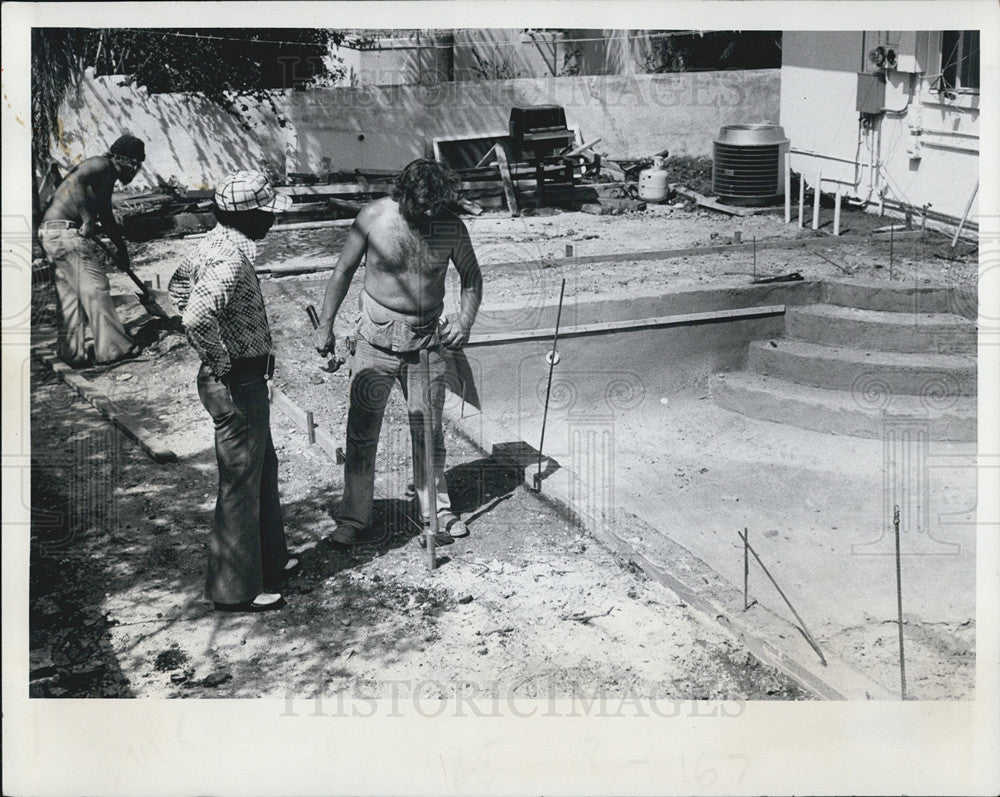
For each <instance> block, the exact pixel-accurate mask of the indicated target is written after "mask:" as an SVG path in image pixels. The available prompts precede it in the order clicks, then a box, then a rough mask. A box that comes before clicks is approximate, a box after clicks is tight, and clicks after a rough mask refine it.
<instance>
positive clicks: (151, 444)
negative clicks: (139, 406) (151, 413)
mask: <svg viewBox="0 0 1000 797" xmlns="http://www.w3.org/2000/svg"><path fill="white" fill-rule="evenodd" d="M42 362H43V363H45V365H47V366H48V367H49V368H51V369H52V371H53V372H54V373H56V374H58V376H59V378H60V379H62V381H63V382H65V383H66V384H67V385H69V386H70V387H71V388H73V390H75V391H76V392H77V393H78V394H79V395H80V397H81V398H82V399H84V400H85V401H87V402H89V403H90V404H91V405H92V406H93V407H94V409H96V410H97V411H98V412H99V413H101V415H103V416H104V417H105V418H106V419H107V420H108V421H110V422H111V424H112V425H114V426H115V428H117V429H119V430H120V431H122V432H123V433H124V434H125V436H126V437H128V438H129V439H130V440H132V441H133V442H135V444H136V445H138V446H139V448H141V449H142V450H143V451H144V452H145V453H146V454H147V455H148V456H149V458H150V459H152V460H153V461H154V462H158V463H160V464H163V463H165V462H176V461H177V455H176V454H175V453H174V452H173V451H171V450H170V449H169V448H167V447H166V446H165V445H163V444H162V443H161V442H160V441H159V440H158V439H157V437H156V435H154V434H153V433H152V432H150V431H149V430H148V429H147V428H146V427H145V426H143V424H142V421H141V420H140V419H139V418H137V417H136V416H135V415H132V414H131V413H128V412H123V411H122V410H120V409H118V407H116V406H115V405H114V403H113V402H112V401H111V399H109V398H108V397H107V396H106V395H104V393H102V392H101V391H100V390H99V389H98V388H97V387H96V386H95V385H94V383H93V382H91V381H90V380H89V379H87V378H86V377H85V376H83V375H82V374H78V373H76V372H75V371H74V370H73V369H72V368H70V367H69V365H67V364H66V363H65V362H63V360H61V359H60V358H59V357H57V356H56V355H55V354H54V353H52V352H44V353H43V354H42Z"/></svg>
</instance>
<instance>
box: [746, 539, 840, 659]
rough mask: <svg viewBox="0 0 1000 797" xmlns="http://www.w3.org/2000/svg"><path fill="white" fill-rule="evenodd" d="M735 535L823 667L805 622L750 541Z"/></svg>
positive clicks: (822, 657) (821, 655) (818, 651)
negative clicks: (788, 610)
mask: <svg viewBox="0 0 1000 797" xmlns="http://www.w3.org/2000/svg"><path fill="white" fill-rule="evenodd" d="M736 533H737V534H739V535H740V539H741V540H743V544H744V545H745V546H746V548H747V550H748V551H750V553H751V554H753V558H754V559H756V560H757V564H759V565H760V569H761V570H763V571H764V575H765V576H767V578H768V580H769V581H770V582H771V583H772V584H773V585H774V588H775V589H776V590H778V594H779V595H780V596H781V599H782V600H783V601H784V602H785V605H786V606H788V608H789V609H791V611H792V614H793V615H795V619H796V620H798V621H799V631H800V632H801V633H802V636H804V637H805V638H806V642H808V643H809V647H811V648H812V649H813V650H814V651H816V655H817V656H819V660H820V662H822V664H823V666H824V667H825V666H826V657H825V656H824V655H823V651H822V650H820V648H819V643H818V642H817V641H816V640H815V639H814V638H813V635H812V634H811V633H809V629H808V628H807V627H806V623H805V620H803V619H802V617H801V615H799V613H798V612H797V611H795V607H794V606H792V602H791V601H790V600H788V596H786V595H785V593H784V591H782V589H781V587H779V586H778V582H777V581H775V580H774V576H772V575H771V573H770V571H769V570H768V569H767V567H765V566H764V563H763V562H762V561H761V559H760V557H759V556H758V555H757V552H756V551H755V550H754V549H753V548H752V547H751V545H750V541H749V540H748V539H747V537H746V536H744V535H743V534H740V532H738V531H737V532H736Z"/></svg>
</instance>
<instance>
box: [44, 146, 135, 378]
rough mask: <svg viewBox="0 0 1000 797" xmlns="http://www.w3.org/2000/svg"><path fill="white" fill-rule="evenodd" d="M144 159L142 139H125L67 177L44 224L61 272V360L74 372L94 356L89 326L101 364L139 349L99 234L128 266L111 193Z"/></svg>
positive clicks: (123, 265)
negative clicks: (118, 303) (114, 297)
mask: <svg viewBox="0 0 1000 797" xmlns="http://www.w3.org/2000/svg"><path fill="white" fill-rule="evenodd" d="M145 157H146V150H145V146H144V145H143V143H142V141H140V140H139V139H138V138H136V137H135V136H129V135H125V136H121V137H120V138H119V139H118V140H117V141H115V143H114V144H112V145H111V149H110V150H109V151H108V152H107V153H106V154H104V155H98V156H96V157H93V158H87V159H86V160H84V161H83V162H82V163H80V164H79V165H78V166H77V167H76V168H74V169H73V170H72V171H71V172H70V173H69V174H67V175H66V178H65V179H64V180H63V181H62V182H61V183H60V184H59V187H58V188H57V189H56V191H55V194H54V195H53V197H52V202H51V204H50V205H49V207H48V209H47V210H46V211H45V213H44V215H43V216H42V222H41V224H39V226H38V240H39V242H40V243H41V245H42V249H44V250H45V254H46V255H47V256H48V258H49V260H50V261H51V263H52V265H53V269H54V271H55V280H56V293H57V294H58V297H59V319H60V324H59V356H60V357H62V358H63V359H64V360H66V362H68V363H69V364H70V365H72V366H74V367H80V366H83V365H87V364H88V362H89V361H90V359H91V358H90V354H89V352H88V351H87V349H86V348H85V345H86V344H85V340H86V331H85V324H86V323H87V322H89V323H90V329H91V333H92V334H93V336H94V351H93V360H94V362H97V363H110V362H114V361H115V360H121V359H124V358H127V357H131V356H134V355H135V354H137V353H138V351H139V347H138V344H136V342H135V341H134V340H132V339H131V338H130V337H129V336H128V334H127V333H126V332H125V326H124V325H123V324H122V322H121V319H120V318H119V317H118V313H117V311H116V310H115V306H114V304H113V303H112V301H111V286H110V285H109V283H108V275H107V273H106V272H105V270H104V250H103V247H101V245H100V244H99V243H98V242H97V240H96V237H97V234H98V232H103V233H104V234H105V235H107V236H108V237H109V238H110V239H111V241H112V242H113V243H114V245H115V247H116V248H117V250H118V254H117V265H118V267H119V268H122V269H125V268H128V265H129V257H128V249H127V248H126V247H125V239H124V238H123V237H122V233H121V230H120V229H119V227H118V224H117V223H116V222H115V216H114V213H113V211H112V209H111V192H112V191H113V190H114V187H115V181H119V182H121V184H122V185H128V184H129V183H130V182H132V180H133V179H134V178H135V176H136V174H137V173H138V171H139V167H140V166H141V165H142V162H143V160H144V159H145ZM98 222H100V227H98Z"/></svg>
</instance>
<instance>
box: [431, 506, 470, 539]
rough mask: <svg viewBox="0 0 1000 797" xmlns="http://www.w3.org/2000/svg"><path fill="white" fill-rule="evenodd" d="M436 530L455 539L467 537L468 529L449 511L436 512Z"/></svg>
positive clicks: (463, 522)
mask: <svg viewBox="0 0 1000 797" xmlns="http://www.w3.org/2000/svg"><path fill="white" fill-rule="evenodd" d="M438 529H439V530H440V531H443V532H446V533H447V534H448V535H450V536H452V537H454V538H456V539H457V538H459V537H468V536H469V527H468V526H466V525H465V521H463V520H462V519H461V518H460V517H459V516H458V515H456V514H455V513H454V512H452V511H451V510H450V509H442V510H441V511H440V512H438Z"/></svg>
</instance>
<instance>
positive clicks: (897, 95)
mask: <svg viewBox="0 0 1000 797" xmlns="http://www.w3.org/2000/svg"><path fill="white" fill-rule="evenodd" d="M880 43H882V44H892V45H894V46H896V47H898V48H899V52H900V54H901V57H900V64H899V66H900V67H905V68H912V69H919V70H920V71H916V72H901V71H888V72H887V75H886V77H887V80H886V96H885V103H884V106H883V107H884V108H886V109H889V112H887V113H881V114H877V115H876V116H874V117H872V124H871V126H870V127H868V128H865V127H862V126H861V125H860V124H859V114H858V111H857V108H856V102H857V85H858V83H857V81H858V77H857V73H858V72H859V71H871V70H873V67H872V65H871V64H870V63H869V62H868V60H867V52H868V51H869V50H870V49H872V48H873V47H874V46H876V45H877V44H880ZM782 51H783V52H782V68H781V103H780V105H781V110H780V114H781V125H782V127H784V129H785V134H786V135H787V136H788V138H789V141H790V146H791V149H792V156H791V166H792V170H793V171H795V172H798V173H801V174H802V175H803V177H804V178H805V180H806V181H807V183H808V184H809V185H810V186H812V185H813V184H814V182H815V180H816V179H817V177H818V176H819V175H820V174H821V175H822V179H823V187H822V190H823V191H824V192H830V193H832V192H833V191H835V190H836V189H837V187H838V186H840V187H841V188H842V189H843V190H844V191H845V193H846V195H848V196H851V197H854V198H856V199H861V200H866V199H869V200H872V201H873V202H876V201H877V200H878V197H879V194H880V192H883V191H884V193H885V197H886V198H887V199H888V200H892V201H897V202H902V203H905V204H909V205H911V206H913V207H915V208H920V207H923V206H924V205H929V206H930V209H931V211H932V212H937V213H942V214H945V215H948V216H953V217H959V216H961V215H962V213H963V211H964V210H965V206H966V204H967V202H968V200H969V197H970V195H971V194H972V191H973V189H974V188H975V185H976V182H977V180H978V179H979V138H978V135H979V125H978V118H979V109H978V108H979V96H978V94H958V95H957V96H955V97H954V98H946V97H943V96H941V95H940V94H938V93H937V92H936V91H933V90H932V89H931V84H932V83H933V80H934V77H935V76H936V75H935V73H936V72H937V71H939V70H940V33H938V32H923V33H914V32H868V33H867V34H866V33H865V32H863V31H786V32H785V33H784V34H783V37H782ZM804 153H813V154H804ZM821 156H822V157H821ZM837 181H839V182H837ZM976 210H977V207H976V204H975V203H974V204H973V207H972V217H973V218H974V216H975V213H976Z"/></svg>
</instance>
